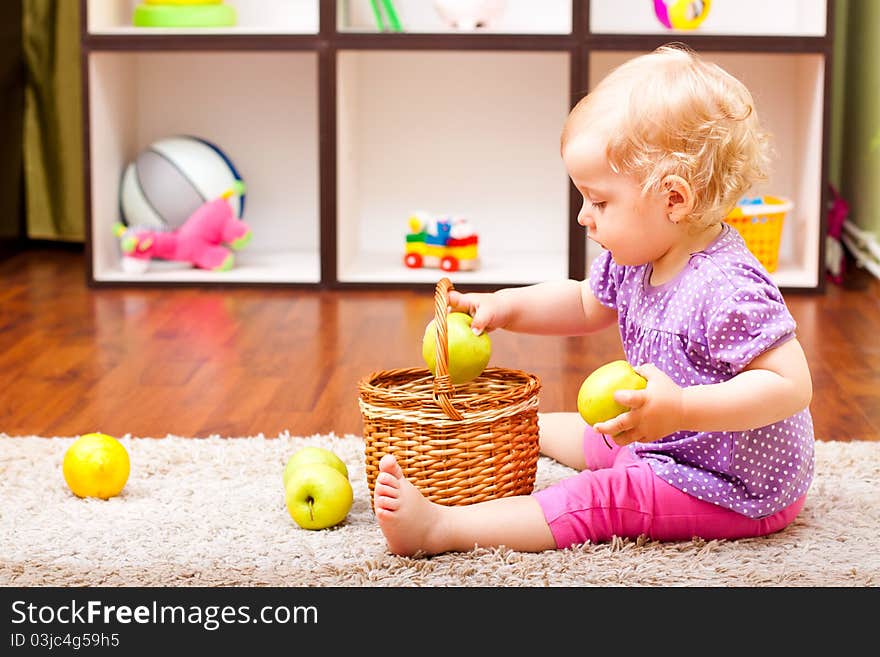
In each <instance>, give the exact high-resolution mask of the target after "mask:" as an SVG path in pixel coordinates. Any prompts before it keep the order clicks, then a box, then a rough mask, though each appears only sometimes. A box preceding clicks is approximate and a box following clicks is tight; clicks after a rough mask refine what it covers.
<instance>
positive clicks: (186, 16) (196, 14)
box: [132, 3, 236, 27]
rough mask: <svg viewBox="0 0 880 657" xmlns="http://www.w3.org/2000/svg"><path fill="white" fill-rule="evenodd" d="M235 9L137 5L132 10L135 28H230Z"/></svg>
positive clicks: (229, 7)
mask: <svg viewBox="0 0 880 657" xmlns="http://www.w3.org/2000/svg"><path fill="white" fill-rule="evenodd" d="M235 21H236V16H235V8H234V7H231V6H230V5H227V4H222V3H221V4H197V5H179V4H176V5H156V4H143V3H142V4H139V5H138V6H137V7H135V9H134V16H133V18H132V23H133V24H134V26H135V27H231V26H233V25H235Z"/></svg>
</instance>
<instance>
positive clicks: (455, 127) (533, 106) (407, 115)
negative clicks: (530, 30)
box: [336, 50, 570, 284]
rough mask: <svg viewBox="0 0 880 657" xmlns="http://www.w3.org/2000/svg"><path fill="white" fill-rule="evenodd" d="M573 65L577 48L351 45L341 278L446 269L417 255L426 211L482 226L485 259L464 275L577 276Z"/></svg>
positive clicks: (519, 279) (505, 278)
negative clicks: (569, 156)
mask: <svg viewBox="0 0 880 657" xmlns="http://www.w3.org/2000/svg"><path fill="white" fill-rule="evenodd" d="M569 66H570V62H569V55H568V53H567V52H563V53H544V52H537V53H536V52H479V53H474V52H447V51H397V50H395V51H393V52H390V51H341V52H340V53H339V54H338V60H337V66H336V67H337V80H338V85H337V99H336V100H337V135H338V136H337V148H336V157H337V167H336V171H337V224H336V225H337V231H336V232H337V254H336V255H337V280H338V281H340V282H343V283H345V282H373V283H425V282H436V280H437V278H439V277H440V276H441V275H443V272H442V270H440V269H433V268H425V269H410V268H408V267H406V266H405V265H404V262H403V257H404V252H405V239H406V233H407V230H408V218H409V217H410V216H411V215H412V214H413V213H414V212H416V211H426V212H428V213H432V214H435V215H457V216H463V217H466V218H467V219H469V220H470V221H471V222H472V223H473V225H474V226H475V227H476V229H477V233H478V235H479V240H480V242H479V257H480V263H481V264H480V267H479V268H478V269H477V270H476V271H473V272H461V271H459V272H455V273H454V275H453V276H451V278H454V279H455V280H460V281H468V282H471V283H491V284H504V283H532V282H538V281H540V280H544V279H547V278H560V277H566V276H567V274H568V221H569V220H568V213H569V206H568V194H569V186H568V178H567V176H566V173H565V169H564V167H563V164H562V160H561V158H560V155H559V134H560V130H561V127H562V123H563V121H564V119H565V116H566V114H567V112H568V108H569V97H570V92H569Z"/></svg>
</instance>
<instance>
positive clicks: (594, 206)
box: [562, 132, 678, 265]
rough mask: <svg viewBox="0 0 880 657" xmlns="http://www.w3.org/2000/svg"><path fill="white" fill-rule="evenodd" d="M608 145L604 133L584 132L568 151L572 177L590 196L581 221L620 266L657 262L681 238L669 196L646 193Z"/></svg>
mask: <svg viewBox="0 0 880 657" xmlns="http://www.w3.org/2000/svg"><path fill="white" fill-rule="evenodd" d="M605 146H606V140H605V139H604V138H603V137H602V136H601V135H599V134H591V133H589V132H582V133H581V134H578V135H575V136H573V137H572V138H571V139H570V140H569V141H568V142H567V143H566V145H565V148H564V149H563V152H562V159H563V161H564V162H565V167H566V170H567V171H568V175H569V176H570V177H571V180H572V182H573V183H574V185H575V187H576V188H577V189H578V191H580V193H581V195H582V196H583V198H584V204H583V207H582V208H581V211H580V212H579V213H578V219H577V220H578V223H579V224H580V225H581V226H583V227H584V228H586V229H587V235H588V237H589V238H590V239H591V240H593V241H594V242H596V243H597V244H600V245H601V246H603V247H604V248H606V249H608V250H609V251H611V256H612V258H614V262H616V263H617V264H618V265H643V264H646V263H648V262H655V261H657V260H658V259H660V258H661V257H662V256H663V255H664V254H666V253H667V252H668V251H669V249H670V248H671V247H672V246H673V244H674V243H675V240H676V238H677V236H678V232H677V231H676V230H675V224H674V223H673V222H672V221H670V220H669V211H668V209H667V199H666V196H665V195H664V194H662V193H659V192H648V193H647V194H645V195H643V194H642V190H641V186H640V185H639V183H638V181H637V180H635V179H634V178H632V177H629V176H624V175H621V174H618V173H615V172H614V171H612V169H611V167H610V166H609V164H608V160H607V159H606V157H605Z"/></svg>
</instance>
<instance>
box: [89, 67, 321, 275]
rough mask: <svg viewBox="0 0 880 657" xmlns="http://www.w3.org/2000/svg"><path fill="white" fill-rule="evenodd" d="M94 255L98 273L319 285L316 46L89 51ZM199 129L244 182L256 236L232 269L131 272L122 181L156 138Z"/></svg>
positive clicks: (168, 266)
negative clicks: (118, 226) (120, 233)
mask: <svg viewBox="0 0 880 657" xmlns="http://www.w3.org/2000/svg"><path fill="white" fill-rule="evenodd" d="M87 66H88V75H89V85H88V86H89V90H90V91H89V95H88V102H89V108H90V115H91V116H90V120H89V123H88V141H87V144H88V146H89V152H88V159H89V192H90V200H91V212H90V217H91V221H90V231H91V243H92V248H91V256H92V260H91V264H92V279H93V280H94V281H95V282H98V283H100V282H102V281H117V280H127V281H132V282H138V281H142V282H146V283H149V282H166V281H180V282H197V281H217V282H220V281H223V282H261V281H265V282H289V283H318V282H319V281H320V263H319V257H318V254H319V233H320V219H319V201H318V116H317V107H318V101H317V94H318V91H317V89H318V85H317V55H316V54H314V53H300V52H282V53H278V52H270V53H250V52H244V53H242V52H238V53H213V52H212V53H202V52H198V53H193V52H174V53H153V52H150V53H137V52H92V53H90V54H89V55H88V64H87ZM181 134H185V135H194V136H198V137H201V138H204V139H206V140H208V141H210V142H212V143H214V144H216V145H217V146H218V147H220V148H221V149H222V150H223V151H224V152H225V153H226V154H227V155H228V156H229V158H230V159H231V160H232V162H233V163H234V165H235V167H236V169H237V170H238V171H239V173H240V174H241V176H242V178H243V179H244V182H245V184H246V186H247V190H246V194H247V196H246V201H245V209H244V215H243V217H242V219H244V220H245V221H246V222H248V224H249V225H250V226H251V228H252V230H253V239H252V240H251V242H250V243H249V244H248V245H247V246H246V247H245V248H244V249H243V250H242V251H240V252H238V253H237V255H236V266H235V267H234V268H233V269H232V270H230V271H229V272H222V273H219V272H200V271H197V270H194V269H193V268H189V267H181V266H175V264H172V263H163V262H160V261H154V262H153V263H152V264H151V267H150V269H149V271H148V272H146V273H145V274H139V275H135V274H127V273H125V272H123V271H122V268H121V260H120V249H119V244H118V240H117V238H116V236H115V235H113V232H112V226H113V224H114V223H115V222H117V221H119V181H120V177H121V175H122V172H123V170H124V169H125V167H126V166H127V164H128V163H129V162H130V161H131V160H132V159H133V158H134V157H135V156H136V155H137V153H138V152H139V151H140V150H141V149H143V148H145V147H147V146H148V145H149V144H150V143H152V142H153V141H155V140H157V139H160V138H162V137H167V136H172V135H181Z"/></svg>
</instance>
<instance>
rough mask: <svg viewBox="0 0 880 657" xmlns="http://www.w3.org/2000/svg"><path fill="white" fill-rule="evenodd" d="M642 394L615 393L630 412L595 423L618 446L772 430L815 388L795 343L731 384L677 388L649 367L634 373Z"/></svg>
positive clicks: (760, 359)
mask: <svg viewBox="0 0 880 657" xmlns="http://www.w3.org/2000/svg"><path fill="white" fill-rule="evenodd" d="M636 371H637V372H638V373H639V374H641V375H642V376H644V377H645V378H646V379H647V380H648V385H647V387H646V388H645V389H644V390H627V391H620V392H618V393H615V395H614V398H615V399H616V400H617V401H618V402H619V403H621V404H623V405H625V406H629V407H630V410H629V411H627V412H625V413H622V414H620V415H618V416H617V417H616V418H614V419H612V420H609V421H608V422H602V423H597V424H596V425H595V426H594V427H593V428H594V429H595V430H596V431H598V432H599V433H603V434H607V435H610V436H613V437H614V441H615V442H616V443H618V444H619V445H626V444H628V443H631V442H635V441H638V442H649V441H652V440H657V439H659V438H662V437H663V436H666V435H669V434H670V433H673V432H675V431H681V430H690V431H746V430H748V429H755V428H757V427H763V426H765V425H768V424H773V423H774V422H778V421H780V420H783V419H785V418H787V417H791V416H792V415H794V414H795V413H797V412H798V411H800V410H802V409H804V408H806V407H807V406H809V404H810V401H811V400H812V396H813V384H812V380H811V378H810V370H809V367H808V365H807V359H806V357H805V356H804V351H803V349H802V348H801V345H800V343H799V342H798V341H797V339H791V340H788V341H787V342H785V343H784V344H782V345H780V346H778V347H774V348H773V349H769V350H767V351H766V352H764V353H763V354H761V355H760V356H758V357H756V358H755V359H754V360H753V361H752V362H751V363H749V365H748V366H747V367H746V368H745V369H744V370H743V371H742V372H740V373H739V374H738V375H736V376H734V377H733V378H732V379H730V380H729V381H725V382H723V383H715V384H710V385H698V386H690V387H687V388H681V387H679V386H678V385H676V384H675V383H674V382H673V381H672V379H670V378H669V377H668V376H666V375H665V374H664V373H663V372H661V371H660V370H659V369H657V368H656V367H655V366H653V365H643V366H641V367H637V368H636Z"/></svg>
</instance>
